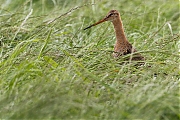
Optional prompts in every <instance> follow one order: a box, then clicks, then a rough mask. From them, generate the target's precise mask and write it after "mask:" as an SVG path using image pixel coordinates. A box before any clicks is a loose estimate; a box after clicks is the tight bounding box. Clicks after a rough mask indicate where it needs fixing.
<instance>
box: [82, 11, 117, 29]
mask: <svg viewBox="0 0 180 120" xmlns="http://www.w3.org/2000/svg"><path fill="white" fill-rule="evenodd" d="M118 18H119V12H118V11H117V10H111V11H109V13H108V14H107V15H106V17H104V18H103V19H102V20H100V21H98V22H96V23H94V24H92V25H90V26H88V27H86V28H84V30H86V29H88V28H91V27H92V26H96V25H98V24H100V23H103V22H105V21H111V22H112V21H114V20H116V19H118Z"/></svg>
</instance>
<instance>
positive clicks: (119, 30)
mask: <svg viewBox="0 0 180 120" xmlns="http://www.w3.org/2000/svg"><path fill="white" fill-rule="evenodd" d="M105 21H111V22H112V23H113V26H114V30H115V33H116V44H115V46H114V53H113V56H114V57H115V58H118V57H119V56H122V55H126V54H131V53H134V54H133V56H132V57H130V59H131V60H136V61H142V60H144V57H143V56H141V54H140V53H136V52H137V51H136V49H135V48H133V47H132V45H131V44H130V43H129V42H128V40H127V38H126V36H125V33H124V29H123V24H122V21H121V17H120V13H119V12H118V11H117V10H111V11H110V12H109V13H108V14H107V15H106V17H105V18H103V19H102V20H100V21H98V22H97V23H95V24H93V25H90V26H89V27H87V28H85V29H84V30H86V29H88V28H91V27H92V26H95V25H98V24H100V23H102V22H105Z"/></svg>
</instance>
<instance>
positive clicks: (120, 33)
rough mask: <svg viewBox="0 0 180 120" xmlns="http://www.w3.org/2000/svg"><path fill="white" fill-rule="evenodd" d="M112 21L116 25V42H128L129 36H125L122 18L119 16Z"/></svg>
mask: <svg viewBox="0 0 180 120" xmlns="http://www.w3.org/2000/svg"><path fill="white" fill-rule="evenodd" d="M112 23H113V25H114V29H115V33H116V40H117V41H116V42H117V43H119V44H120V43H126V42H128V41H127V38H126V36H125V33H124V29H123V24H122V21H121V18H120V17H119V19H116V20H114V21H112Z"/></svg>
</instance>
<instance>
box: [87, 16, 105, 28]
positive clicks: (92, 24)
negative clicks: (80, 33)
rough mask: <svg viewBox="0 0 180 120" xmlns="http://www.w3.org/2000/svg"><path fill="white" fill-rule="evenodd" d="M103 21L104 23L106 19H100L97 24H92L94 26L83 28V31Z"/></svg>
mask: <svg viewBox="0 0 180 120" xmlns="http://www.w3.org/2000/svg"><path fill="white" fill-rule="evenodd" d="M105 21H106V19H105V18H104V19H102V20H100V21H98V22H96V23H94V24H92V25H90V26H88V27H86V28H84V30H86V29H88V28H91V27H93V26H96V25H98V24H100V23H103V22H105Z"/></svg>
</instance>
